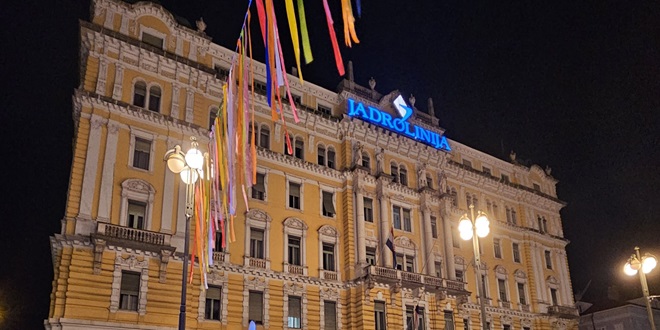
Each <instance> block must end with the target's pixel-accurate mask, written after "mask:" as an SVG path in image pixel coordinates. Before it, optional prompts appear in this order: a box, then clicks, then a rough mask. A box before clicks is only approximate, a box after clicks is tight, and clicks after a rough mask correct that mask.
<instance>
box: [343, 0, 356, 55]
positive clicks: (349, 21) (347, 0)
mask: <svg viewBox="0 0 660 330" xmlns="http://www.w3.org/2000/svg"><path fill="white" fill-rule="evenodd" d="M341 12H342V17H343V18H344V42H345V43H346V46H348V47H351V46H352V45H351V40H353V42H354V43H356V44H359V43H360V40H358V38H357V34H356V33H355V17H353V7H352V6H351V0H341Z"/></svg>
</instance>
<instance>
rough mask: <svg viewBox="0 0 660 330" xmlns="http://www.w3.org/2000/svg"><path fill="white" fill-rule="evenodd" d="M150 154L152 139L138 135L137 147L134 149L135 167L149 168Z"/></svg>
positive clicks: (136, 139)
mask: <svg viewBox="0 0 660 330" xmlns="http://www.w3.org/2000/svg"><path fill="white" fill-rule="evenodd" d="M150 154H151V141H149V140H145V139H141V138H139V137H136V138H135V148H134V149H133V167H135V168H140V169H143V170H149V157H150Z"/></svg>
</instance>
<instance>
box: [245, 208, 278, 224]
mask: <svg viewBox="0 0 660 330" xmlns="http://www.w3.org/2000/svg"><path fill="white" fill-rule="evenodd" d="M245 217H246V218H249V219H252V220H257V221H262V222H270V221H271V220H272V219H271V218H270V216H269V215H268V213H266V212H264V211H262V210H260V209H255V208H252V209H250V211H248V212H247V213H246V214H245Z"/></svg>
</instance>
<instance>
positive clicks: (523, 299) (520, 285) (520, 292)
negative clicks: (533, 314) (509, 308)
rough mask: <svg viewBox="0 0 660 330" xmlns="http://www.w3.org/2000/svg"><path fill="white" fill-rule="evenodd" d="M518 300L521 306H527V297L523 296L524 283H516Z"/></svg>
mask: <svg viewBox="0 0 660 330" xmlns="http://www.w3.org/2000/svg"><path fill="white" fill-rule="evenodd" d="M518 299H519V301H520V304H521V305H527V297H526V296H525V284H524V283H518Z"/></svg>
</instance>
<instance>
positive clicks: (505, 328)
mask: <svg viewBox="0 0 660 330" xmlns="http://www.w3.org/2000/svg"><path fill="white" fill-rule="evenodd" d="M502 330H511V325H509V324H503V325H502Z"/></svg>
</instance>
